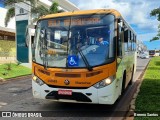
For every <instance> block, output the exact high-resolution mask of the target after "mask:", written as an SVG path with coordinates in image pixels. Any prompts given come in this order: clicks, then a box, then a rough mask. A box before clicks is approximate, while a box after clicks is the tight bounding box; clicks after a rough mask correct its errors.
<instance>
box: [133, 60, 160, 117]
mask: <svg viewBox="0 0 160 120" xmlns="http://www.w3.org/2000/svg"><path fill="white" fill-rule="evenodd" d="M135 104H136V109H135V111H136V113H141V112H144V113H147V112H145V111H148V113H156V112H157V111H158V112H159V117H135V120H160V57H153V58H152V59H151V61H150V63H149V66H148V68H147V70H146V72H145V75H144V79H143V82H142V85H141V87H140V92H139V94H138V96H137V99H136V103H135Z"/></svg>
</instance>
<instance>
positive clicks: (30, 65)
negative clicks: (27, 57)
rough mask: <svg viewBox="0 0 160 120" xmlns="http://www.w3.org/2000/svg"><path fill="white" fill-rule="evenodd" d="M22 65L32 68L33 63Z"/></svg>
mask: <svg viewBox="0 0 160 120" xmlns="http://www.w3.org/2000/svg"><path fill="white" fill-rule="evenodd" d="M21 65H22V66H25V67H28V68H30V69H32V63H22V64H21Z"/></svg>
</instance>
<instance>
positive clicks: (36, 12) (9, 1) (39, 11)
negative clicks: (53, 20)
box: [5, 0, 64, 26]
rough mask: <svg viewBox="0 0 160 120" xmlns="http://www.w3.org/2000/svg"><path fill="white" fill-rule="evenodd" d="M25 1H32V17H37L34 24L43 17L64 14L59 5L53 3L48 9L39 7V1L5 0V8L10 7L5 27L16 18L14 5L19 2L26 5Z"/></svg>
mask: <svg viewBox="0 0 160 120" xmlns="http://www.w3.org/2000/svg"><path fill="white" fill-rule="evenodd" d="M25 1H30V3H31V16H32V17H33V16H36V17H35V18H34V20H33V21H34V22H35V21H36V20H37V19H38V18H39V17H40V16H42V15H46V14H51V13H57V12H64V11H62V10H58V3H56V2H53V3H52V5H51V6H50V8H49V9H47V8H45V7H44V6H43V5H39V6H37V5H36V3H37V0H5V6H10V8H9V9H8V11H7V14H6V17H5V26H7V25H8V22H9V21H10V19H11V18H13V17H14V16H15V8H14V4H15V3H18V2H24V3H26V2H25ZM26 4H27V3H26ZM35 6H36V7H35Z"/></svg>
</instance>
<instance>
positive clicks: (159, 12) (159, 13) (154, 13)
mask: <svg viewBox="0 0 160 120" xmlns="http://www.w3.org/2000/svg"><path fill="white" fill-rule="evenodd" d="M150 15H151V16H156V17H157V20H158V21H160V7H159V8H156V9H153V10H152V11H151V13H150ZM154 40H160V24H159V25H158V34H157V35H156V36H155V37H153V38H152V39H151V40H150V41H154Z"/></svg>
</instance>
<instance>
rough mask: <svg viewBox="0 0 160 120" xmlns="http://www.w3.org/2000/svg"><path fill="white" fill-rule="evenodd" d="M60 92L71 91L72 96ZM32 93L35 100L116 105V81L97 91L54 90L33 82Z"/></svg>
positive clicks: (91, 89)
mask: <svg viewBox="0 0 160 120" xmlns="http://www.w3.org/2000/svg"><path fill="white" fill-rule="evenodd" d="M59 90H62V91H65V90H66V91H70V92H72V93H71V95H59V92H58V91H59ZM32 92H33V96H34V97H35V98H39V99H50V100H53V101H59V102H76V103H93V104H110V105H111V104H114V102H115V96H114V93H115V81H113V82H112V84H110V85H108V86H106V87H104V88H100V89H96V88H95V87H93V86H91V87H89V88H87V89H66V88H53V87H49V86H48V85H46V84H43V85H42V86H40V85H39V84H37V83H36V82H34V81H33V80H32Z"/></svg>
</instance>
